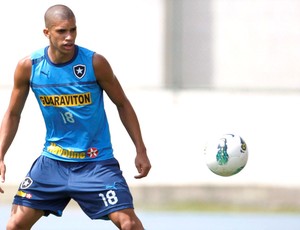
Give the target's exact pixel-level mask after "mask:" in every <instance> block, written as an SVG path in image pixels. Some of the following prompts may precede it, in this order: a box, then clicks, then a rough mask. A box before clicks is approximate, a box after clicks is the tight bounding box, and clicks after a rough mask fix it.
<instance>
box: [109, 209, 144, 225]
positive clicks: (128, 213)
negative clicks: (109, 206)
mask: <svg viewBox="0 0 300 230" xmlns="http://www.w3.org/2000/svg"><path fill="white" fill-rule="evenodd" d="M109 218H110V219H111V221H112V222H113V223H114V224H115V225H116V226H117V227H118V228H119V229H122V230H144V227H143V225H142V222H141V221H140V220H139V218H138V217H137V216H136V214H135V212H134V210H133V209H132V208H128V209H123V210H120V211H116V212H113V213H111V214H109Z"/></svg>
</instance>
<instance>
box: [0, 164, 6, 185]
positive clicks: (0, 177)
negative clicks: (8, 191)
mask: <svg viewBox="0 0 300 230" xmlns="http://www.w3.org/2000/svg"><path fill="white" fill-rule="evenodd" d="M5 172H6V166H5V164H4V162H1V163H0V182H1V183H4V182H5Z"/></svg>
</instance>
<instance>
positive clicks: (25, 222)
mask: <svg viewBox="0 0 300 230" xmlns="http://www.w3.org/2000/svg"><path fill="white" fill-rule="evenodd" d="M43 215H44V212H43V211H42V210H37V209H33V208H28V207H25V206H20V205H13V206H12V209H11V216H10V219H9V221H8V223H7V226H6V229H7V230H29V229H31V227H32V226H33V225H34V224H35V223H36V222H37V221H38V220H39V219H40V218H41V217H42V216H43Z"/></svg>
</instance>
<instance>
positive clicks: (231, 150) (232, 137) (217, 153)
mask: <svg viewBox="0 0 300 230" xmlns="http://www.w3.org/2000/svg"><path fill="white" fill-rule="evenodd" d="M204 157H205V161H206V165H207V167H208V168H209V169H210V170H211V171H212V172H213V173H215V174H217V175H219V176H224V177H227V176H232V175H234V174H237V173H238V172H240V171H241V170H242V169H243V168H244V167H245V166H246V164H247V161H248V148H247V145H246V142H245V141H244V140H243V139H242V138H241V137H240V136H239V135H236V134H225V135H223V136H221V137H220V138H219V139H218V138H217V139H215V140H213V141H211V142H208V143H207V144H206V146H205V148H204Z"/></svg>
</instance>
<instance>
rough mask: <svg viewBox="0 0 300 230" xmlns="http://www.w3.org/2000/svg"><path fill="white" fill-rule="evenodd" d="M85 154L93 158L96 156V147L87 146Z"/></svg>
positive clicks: (97, 152)
mask: <svg viewBox="0 0 300 230" xmlns="http://www.w3.org/2000/svg"><path fill="white" fill-rule="evenodd" d="M87 154H88V156H89V157H90V158H95V157H97V156H98V154H99V151H98V149H96V148H89V149H88V152H87Z"/></svg>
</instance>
